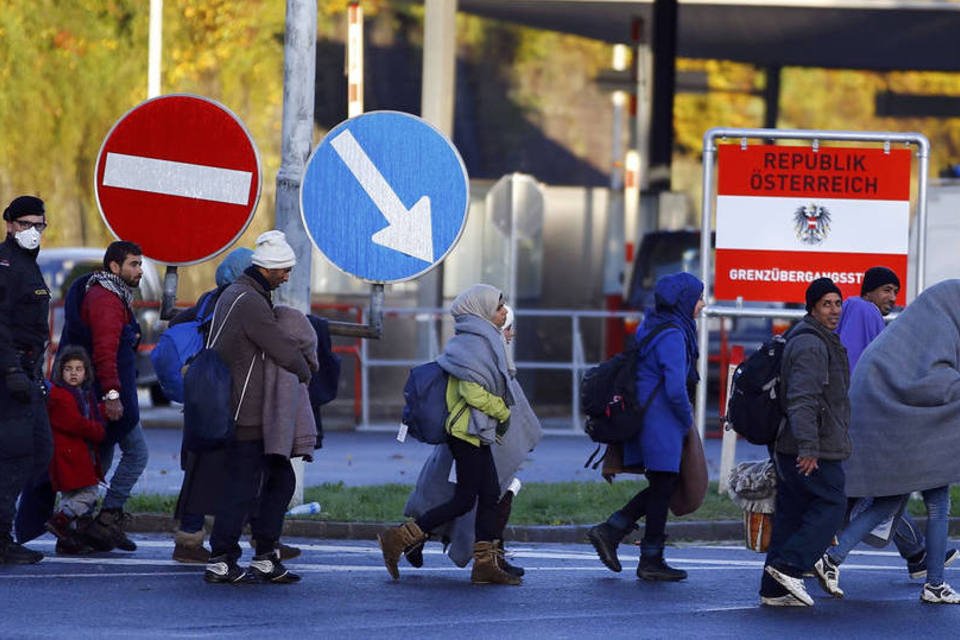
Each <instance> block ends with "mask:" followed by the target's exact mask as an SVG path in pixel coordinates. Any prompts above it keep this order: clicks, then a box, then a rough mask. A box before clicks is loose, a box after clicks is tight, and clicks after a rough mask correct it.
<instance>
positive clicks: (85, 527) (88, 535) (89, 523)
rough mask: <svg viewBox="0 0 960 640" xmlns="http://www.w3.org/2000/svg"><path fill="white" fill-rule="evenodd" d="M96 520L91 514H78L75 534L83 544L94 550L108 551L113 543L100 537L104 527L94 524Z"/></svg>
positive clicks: (103, 532) (102, 534) (103, 533)
mask: <svg viewBox="0 0 960 640" xmlns="http://www.w3.org/2000/svg"><path fill="white" fill-rule="evenodd" d="M95 522H96V520H94V519H93V517H92V516H80V517H79V518H77V522H76V525H77V535H78V536H79V537H80V539H81V540H82V541H83V543H84V544H86V545H87V546H89V547H90V548H91V549H93V550H94V551H110V550H112V549H113V543H112V542H110V541H109V540H107V539H106V538H104V537H102V536H104V535H105V531H106V530H105V529H104V528H103V527H101V526H100V525H96V526H95V525H94V523H95Z"/></svg>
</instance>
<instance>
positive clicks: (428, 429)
mask: <svg viewBox="0 0 960 640" xmlns="http://www.w3.org/2000/svg"><path fill="white" fill-rule="evenodd" d="M403 400H404V402H405V404H404V407H403V417H402V418H401V419H400V422H402V423H403V424H405V425H407V435H409V436H410V437H411V438H414V439H416V440H419V441H420V442H424V443H426V444H442V443H444V442H446V441H447V417H448V416H449V415H450V412H449V411H447V372H446V371H444V370H443V369H441V368H440V365H439V364H437V363H436V362H427V363H426V364H421V365H418V366H416V367H413V368H412V369H410V375H409V376H408V377H407V383H406V384H405V385H403ZM457 417H459V416H457Z"/></svg>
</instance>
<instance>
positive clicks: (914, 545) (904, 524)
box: [893, 511, 926, 560]
mask: <svg viewBox="0 0 960 640" xmlns="http://www.w3.org/2000/svg"><path fill="white" fill-rule="evenodd" d="M893 544H895V545H897V551H899V552H900V555H901V556H903V558H904V559H906V560H909V559H910V558H913V557H914V556H917V555H919V554H921V553H923V551H924V549H926V540H924V539H923V532H922V531H920V527H918V526H917V522H916V521H915V520H914V519H913V518H912V517H910V515H909V514H908V513H907V512H906V511H904V512H903V514H902V515H901V516H900V517H899V518H897V523H896V524H895V525H894V526H893Z"/></svg>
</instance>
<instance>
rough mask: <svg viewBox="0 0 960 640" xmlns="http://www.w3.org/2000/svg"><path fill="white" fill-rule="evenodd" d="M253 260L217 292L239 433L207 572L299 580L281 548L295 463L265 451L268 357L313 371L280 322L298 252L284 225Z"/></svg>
mask: <svg viewBox="0 0 960 640" xmlns="http://www.w3.org/2000/svg"><path fill="white" fill-rule="evenodd" d="M251 262H252V264H251V266H250V267H249V268H248V269H247V270H246V271H244V272H243V275H241V276H240V277H238V278H237V279H236V280H235V281H234V283H233V284H232V285H230V286H229V287H227V289H225V290H224V291H223V293H222V294H221V295H220V299H219V300H218V301H217V307H216V311H215V316H214V319H213V323H212V324H211V327H210V333H211V335H212V336H217V337H216V340H215V343H214V349H215V350H216V351H217V353H218V354H219V355H220V357H221V358H222V359H223V361H224V363H226V365H227V367H228V368H229V369H230V374H231V377H232V380H233V398H232V403H231V404H232V406H231V410H232V412H233V415H234V416H235V422H236V439H235V440H234V441H233V442H232V443H231V444H230V445H228V449H227V463H226V469H225V471H226V474H227V477H228V479H229V480H228V482H227V485H226V487H225V489H224V493H223V495H222V496H221V499H220V503H219V506H218V509H217V513H216V519H215V521H214V525H213V532H212V533H211V534H210V546H211V553H210V556H211V557H210V562H209V563H208V564H207V569H206V571H205V572H204V579H205V580H206V581H207V582H211V583H227V584H238V583H241V582H249V581H253V580H259V581H263V582H271V583H288V582H296V581H298V580H300V577H299V576H298V575H296V574H293V573H290V572H289V571H287V570H286V569H285V568H284V566H283V564H281V562H280V556H279V553H278V552H277V547H278V542H279V538H280V533H281V530H282V529H283V517H284V514H285V513H286V510H287V505H288V504H289V502H290V498H291V497H292V496H293V491H294V486H295V478H294V473H293V468H292V467H291V466H290V461H289V460H288V459H285V458H281V457H279V456H267V455H264V444H263V398H264V378H263V372H264V362H265V359H269V360H272V361H273V362H274V363H276V365H277V366H279V367H281V368H283V369H286V370H287V371H289V372H291V373H293V374H295V375H296V376H297V378H298V379H299V380H300V382H307V381H308V380H309V379H310V374H311V372H310V364H309V363H308V362H307V360H306V358H305V357H304V355H303V353H302V351H301V349H300V347H299V345H298V344H297V341H296V340H295V339H294V338H293V337H291V336H290V335H288V334H287V333H285V332H284V331H282V330H281V329H280V327H279V325H278V323H277V319H276V316H275V314H274V312H273V303H272V300H271V297H270V292H271V291H273V290H274V289H276V288H277V287H278V286H280V285H281V284H283V283H284V282H286V281H287V279H288V278H289V277H290V271H291V270H292V269H293V266H294V265H295V264H296V256H295V255H294V252H293V249H292V248H291V247H290V245H289V244H287V242H286V238H285V236H284V235H283V232H281V231H275V230H274V231H267V232H266V233H263V234H261V235H260V237H259V238H257V244H256V248H255V249H254V252H253V258H252V260H251ZM218 333H219V335H218ZM248 514H249V515H251V516H252V517H251V518H250V521H251V528H252V532H253V542H254V545H255V551H256V555H254V557H253V561H252V562H251V564H250V568H249V571H248V570H244V569H241V568H240V567H239V565H238V564H237V561H238V560H239V559H240V556H241V555H242V551H241V549H240V544H239V540H240V534H241V531H242V529H243V525H244V523H245V522H246V521H247V516H248Z"/></svg>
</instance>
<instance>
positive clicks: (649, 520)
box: [610, 471, 680, 546]
mask: <svg viewBox="0 0 960 640" xmlns="http://www.w3.org/2000/svg"><path fill="white" fill-rule="evenodd" d="M646 476H647V482H648V483H649V484H648V485H647V488H646V489H644V490H643V491H640V492H638V493H637V495H635V496H633V498H631V499H630V502H628V503H627V504H625V505H623V508H621V509H620V511H617V512H616V513H614V514H613V515H612V516H610V523H611V524H614V525H615V526H617V527H618V528H620V529H622V530H624V531H629V530H630V529H632V528H633V526H634V523H636V522H637V521H638V520H639V519H640V518H645V520H644V526H643V542H644V544H649V545H654V546H656V545H662V544H663V541H664V539H665V538H666V534H665V533H664V532H665V531H666V528H667V510H668V508H669V507H670V496H671V495H672V494H673V490H674V488H676V486H677V482H678V480H679V479H680V474H677V473H673V472H670V471H647V472H646Z"/></svg>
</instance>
